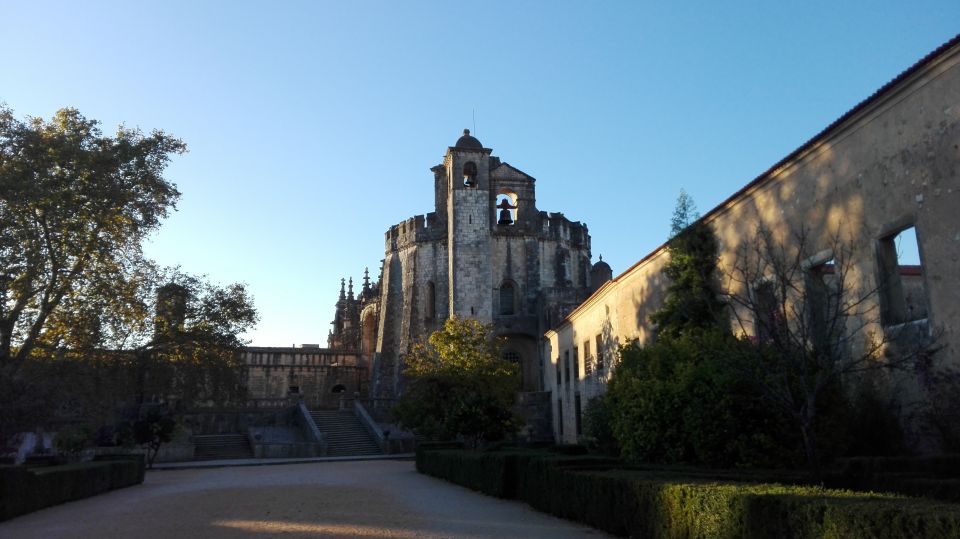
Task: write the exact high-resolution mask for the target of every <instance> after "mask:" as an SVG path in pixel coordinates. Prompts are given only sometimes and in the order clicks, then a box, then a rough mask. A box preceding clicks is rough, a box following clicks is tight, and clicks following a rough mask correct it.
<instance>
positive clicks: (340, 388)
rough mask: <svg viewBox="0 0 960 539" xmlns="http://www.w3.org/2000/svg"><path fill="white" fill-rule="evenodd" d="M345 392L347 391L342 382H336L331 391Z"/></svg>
mask: <svg viewBox="0 0 960 539" xmlns="http://www.w3.org/2000/svg"><path fill="white" fill-rule="evenodd" d="M346 392H347V388H346V387H345V386H344V385H343V384H337V385H335V386H333V391H332V393H346Z"/></svg>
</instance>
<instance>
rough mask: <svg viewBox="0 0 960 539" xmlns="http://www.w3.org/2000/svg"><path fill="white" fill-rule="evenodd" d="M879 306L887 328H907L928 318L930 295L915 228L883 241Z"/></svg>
mask: <svg viewBox="0 0 960 539" xmlns="http://www.w3.org/2000/svg"><path fill="white" fill-rule="evenodd" d="M877 251H878V253H877V254H878V257H879V263H880V306H881V319H882V320H883V323H884V325H887V326H891V325H896V324H904V323H907V322H913V321H917V320H923V319H925V318H926V317H927V295H926V290H925V288H924V284H923V264H922V262H921V260H920V245H919V242H918V241H917V230H916V227H912V226H911V227H908V228H905V229H903V230H901V231H900V232H898V233H896V234H891V235H889V236H887V237H886V238H883V239H881V240H880V244H879V248H878V250H877Z"/></svg>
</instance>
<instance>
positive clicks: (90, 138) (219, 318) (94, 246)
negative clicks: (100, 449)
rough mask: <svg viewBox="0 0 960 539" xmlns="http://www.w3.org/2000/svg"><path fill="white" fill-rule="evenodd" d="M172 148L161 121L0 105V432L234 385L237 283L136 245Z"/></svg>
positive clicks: (168, 199) (208, 394) (148, 227)
mask: <svg viewBox="0 0 960 539" xmlns="http://www.w3.org/2000/svg"><path fill="white" fill-rule="evenodd" d="M184 151H186V147H185V146H184V144H183V143H182V142H181V141H179V140H177V139H175V138H173V137H170V136H168V135H166V134H164V133H162V132H160V131H155V132H153V133H151V134H150V135H144V134H143V133H141V132H140V131H139V130H135V129H128V128H124V127H122V126H121V127H120V128H118V130H117V133H116V135H114V136H113V137H108V136H103V135H102V133H101V131H100V129H99V126H98V123H97V122H96V121H94V120H88V119H86V118H84V117H83V116H82V115H80V113H79V112H77V111H76V110H73V109H63V110H61V111H59V112H58V113H57V114H56V115H55V116H54V117H53V118H52V119H51V120H49V121H44V120H42V119H38V118H28V119H27V120H25V121H20V120H17V119H15V118H14V116H13V114H12V112H11V111H10V110H9V109H6V108H0V230H2V233H0V442H2V441H3V440H6V435H7V434H10V433H12V432H16V431H18V430H22V429H31V428H33V427H34V426H36V425H39V424H44V423H45V422H46V421H47V420H49V419H50V418H51V417H52V416H53V415H58V416H62V415H63V414H69V415H73V416H81V415H82V416H83V419H85V420H89V421H97V422H107V421H110V420H111V419H112V416H113V415H114V414H115V413H116V412H117V409H118V408H120V407H122V406H124V405H131V404H136V403H139V402H149V401H157V400H160V401H163V400H166V399H169V398H170V397H171V396H173V397H175V398H176V399H178V400H180V401H185V402H188V403H197V402H205V401H215V402H226V401H229V400H231V399H233V398H234V397H237V396H239V395H241V394H242V393H243V384H242V382H243V380H242V379H241V373H240V372H239V370H238V368H237V367H238V364H237V355H236V351H237V349H238V348H239V347H240V346H242V344H243V343H242V341H241V340H240V335H241V334H242V333H243V332H244V331H246V330H247V329H249V328H250V327H252V326H253V324H254V323H255V322H256V320H257V315H256V311H255V310H254V308H253V303H252V299H251V298H250V297H249V294H248V292H247V290H246V288H245V287H244V286H243V285H242V284H233V285H229V286H226V287H220V286H216V285H212V284H210V283H208V282H207V281H206V280H205V279H204V278H201V277H196V276H191V275H188V274H186V273H183V272H182V271H180V269H179V268H160V267H158V266H157V265H156V264H155V263H154V262H152V261H150V260H148V259H146V258H145V257H144V256H143V253H142V251H141V243H142V241H143V239H144V238H145V237H146V236H147V235H148V234H149V233H151V232H152V231H154V230H155V229H156V228H157V227H158V226H159V224H160V221H161V220H162V218H163V217H165V216H166V215H167V214H168V212H169V211H171V210H172V209H174V205H175V203H176V201H177V199H178V198H179V196H180V193H179V192H178V191H177V189H176V187H175V186H174V185H173V184H172V183H170V182H169V181H167V180H166V179H165V178H164V177H163V172H164V170H165V167H166V165H167V163H168V162H169V159H170V157H171V156H172V155H175V154H180V153H183V152H184ZM155 314H156V315H157V316H155Z"/></svg>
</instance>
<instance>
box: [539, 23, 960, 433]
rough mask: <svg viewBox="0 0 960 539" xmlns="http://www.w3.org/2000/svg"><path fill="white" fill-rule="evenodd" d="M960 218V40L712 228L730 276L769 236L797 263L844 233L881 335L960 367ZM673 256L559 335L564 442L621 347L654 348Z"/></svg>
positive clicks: (750, 190) (604, 290) (850, 117)
mask: <svg viewBox="0 0 960 539" xmlns="http://www.w3.org/2000/svg"><path fill="white" fill-rule="evenodd" d="M958 208H960V38H955V39H954V40H953V41H951V42H950V43H948V44H946V45H944V46H943V47H941V48H940V49H938V50H937V51H935V52H934V53H932V54H931V55H929V56H928V57H927V58H924V59H923V60H921V61H920V62H919V63H918V64H917V65H915V66H914V67H912V68H911V69H910V70H908V71H906V72H905V73H904V74H902V75H900V76H899V77H898V78H897V79H895V80H894V81H892V82H891V83H889V84H888V85H887V86H885V87H884V88H882V89H881V90H880V91H879V92H877V93H876V94H874V95H873V96H871V97H870V98H868V99H867V100H866V101H864V102H863V103H861V104H860V105H858V106H857V107H855V108H854V109H853V110H851V111H850V112H849V113H847V114H846V115H844V116H843V117H842V118H840V119H839V120H838V121H836V122H834V123H833V124H832V125H830V126H829V127H827V128H826V129H825V130H824V131H823V132H821V133H820V134H818V135H817V136H816V137H815V138H814V139H812V140H811V141H809V142H808V143H806V144H804V145H803V146H802V147H801V148H799V149H798V150H796V151H795V152H794V153H792V154H791V155H789V156H788V157H787V158H785V159H784V160H782V161H781V162H779V163H777V164H776V165H775V166H773V167H772V168H771V169H770V170H769V171H767V172H766V173H764V174H762V175H761V176H760V177H758V178H757V179H755V180H754V181H752V182H751V183H749V184H748V185H746V186H745V187H744V188H742V189H741V190H740V191H738V192H737V193H735V194H734V195H732V196H731V197H730V198H728V199H727V200H726V201H724V202H723V203H721V204H720V205H719V206H717V207H716V208H714V209H712V210H711V211H710V212H709V213H707V214H706V215H704V216H703V218H702V220H703V221H704V222H705V223H707V224H708V225H709V226H710V227H711V228H712V229H713V231H714V233H715V234H716V236H717V238H718V240H719V244H720V273H721V274H722V275H729V274H730V272H731V265H732V264H733V263H734V261H735V260H736V259H737V252H738V249H739V248H740V247H741V246H742V245H743V244H744V242H746V241H748V239H749V238H751V237H753V236H755V234H756V232H757V228H758V226H761V225H762V226H763V227H764V228H766V229H767V230H769V231H771V233H772V234H773V237H774V238H775V240H776V241H777V242H778V244H779V245H781V246H784V247H785V248H786V249H787V252H788V253H789V252H790V250H791V249H794V247H793V246H792V245H791V241H792V238H793V237H795V236H794V235H795V234H796V233H798V232H799V231H800V230H801V229H805V230H806V231H807V237H808V239H809V240H811V241H812V242H813V243H814V244H813V245H812V247H813V249H812V251H817V250H818V249H829V248H830V246H831V239H832V238H833V237H834V235H837V234H839V236H838V237H839V238H841V241H842V243H843V244H844V245H845V247H847V248H849V249H850V250H851V252H852V258H851V259H850V262H851V263H852V265H851V268H850V269H851V274H850V275H851V276H852V277H854V279H855V282H856V283H858V286H859V287H860V289H861V290H867V291H870V290H879V292H877V293H874V294H872V295H871V296H870V301H871V302H872V305H868V306H866V307H873V308H874V309H875V310H874V311H873V312H879V313H881V316H880V319H879V321H877V322H876V323H875V324H874V327H871V328H868V331H870V332H873V333H874V334H883V333H885V332H889V331H891V328H898V327H902V326H904V325H911V326H915V327H917V328H918V329H919V330H920V331H922V332H925V333H929V332H930V331H936V332H942V335H940V336H939V338H938V344H939V345H942V346H943V349H942V350H941V351H940V352H939V355H938V361H940V362H942V363H944V364H947V365H957V364H958V361H960V360H958V352H960V287H958V283H960V214H958V211H957V209H958ZM901 233H906V234H911V235H912V234H914V233H915V237H916V240H917V244H918V247H919V258H920V265H919V266H917V265H907V264H905V263H899V262H898V253H897V247H898V246H897V245H896V242H895V238H897V237H898V235H899V234H901ZM794 250H795V249H794ZM831 256H832V253H824V254H823V256H822V257H821V258H822V259H823V260H828V259H829V258H830V257H831ZM668 257H669V255H668V253H667V251H666V250H665V246H661V247H660V248H658V249H657V250H655V251H654V252H652V253H650V254H648V255H647V256H645V257H643V259H641V260H640V261H639V262H637V263H636V264H635V265H634V266H633V267H631V268H630V269H628V270H627V271H625V272H624V273H622V274H621V275H619V276H618V277H616V278H615V279H613V280H612V281H611V282H609V283H607V284H606V285H604V286H602V287H601V288H600V289H599V290H597V291H596V292H595V293H594V294H593V295H592V296H591V297H590V298H589V299H587V300H586V301H585V302H584V303H583V304H582V305H580V306H579V307H578V308H577V309H576V310H575V311H573V312H572V313H571V314H570V315H569V316H568V317H567V318H566V320H564V321H563V322H562V323H560V324H559V325H558V326H557V327H556V328H555V329H553V330H550V331H548V332H547V334H546V337H547V342H546V344H545V349H544V352H543V354H544V356H545V357H546V358H548V359H547V365H548V367H547V368H546V369H545V374H546V385H547V387H548V388H550V389H551V390H552V391H553V396H552V402H551V407H552V409H553V410H554V411H555V414H556V416H555V423H554V430H555V436H556V439H557V440H558V441H565V442H572V441H575V440H576V439H577V436H578V431H579V428H578V427H579V423H580V415H581V410H582V408H583V407H585V406H586V403H587V402H588V401H589V399H591V398H593V397H594V396H596V395H598V394H600V393H601V392H603V391H604V389H605V384H606V382H607V380H609V377H610V373H611V367H613V359H614V354H615V352H616V350H617V347H618V346H619V345H621V344H624V343H627V342H629V341H633V340H637V341H639V342H640V343H641V344H642V343H645V342H649V340H650V339H651V337H652V336H653V333H652V331H653V328H652V326H651V324H650V322H649V317H650V314H651V313H653V312H654V311H656V310H657V309H658V308H659V306H660V305H661V303H662V300H663V296H664V292H665V289H666V286H667V284H668V283H667V282H666V280H665V278H664V277H663V274H662V270H663V267H664V264H665V263H666V261H667V260H668ZM823 260H821V261H820V262H822V261H823ZM815 263H817V262H815ZM728 285H729V283H728ZM738 291H739V292H745V291H743V290H738ZM915 389H916V388H915Z"/></svg>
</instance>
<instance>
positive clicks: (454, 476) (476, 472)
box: [417, 450, 960, 539]
mask: <svg viewBox="0 0 960 539" xmlns="http://www.w3.org/2000/svg"><path fill="white" fill-rule="evenodd" d="M417 469H418V471H420V472H421V473H427V474H430V475H434V476H436V477H440V478H443V479H447V480H450V481H453V482H456V483H458V484H461V485H464V486H467V487H469V488H473V489H477V490H480V491H482V492H485V493H488V494H492V495H496V496H504V497H515V498H517V499H519V500H522V501H525V502H527V503H528V504H530V505H531V506H532V507H534V508H535V509H538V510H541V511H546V512H549V513H551V514H554V515H556V516H559V517H563V518H568V519H572V520H576V521H579V522H583V523H585V524H587V525H590V526H594V527H596V528H599V529H601V530H604V531H606V532H608V533H611V534H614V535H619V536H630V537H702V538H708V537H811V538H812V537H883V538H891V539H892V538H895V537H934V538H946V537H956V536H957V534H958V533H960V510H958V508H957V506H956V505H955V504H944V503H938V502H933V501H929V500H917V499H909V498H903V497H899V496H895V495H890V494H873V493H863V492H851V491H846V490H829V489H824V488H821V487H812V486H790V485H782V484H770V483H755V482H750V481H749V478H746V477H740V478H736V477H734V478H725V477H722V476H716V475H702V474H698V473H696V472H695V471H687V472H683V471H677V470H659V469H643V470H636V469H635V470H627V469H622V468H620V467H619V466H617V465H616V463H615V462H611V461H609V460H608V459H597V458H585V457H566V456H557V455H551V454H547V453H543V452H539V453H538V452H532V451H527V452H523V451H517V450H512V451H504V452H496V453H482V454H477V453H474V452H467V451H457V450H427V451H422V452H419V453H418V456H417ZM738 479H740V480H738ZM744 479H746V481H745V480H744Z"/></svg>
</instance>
